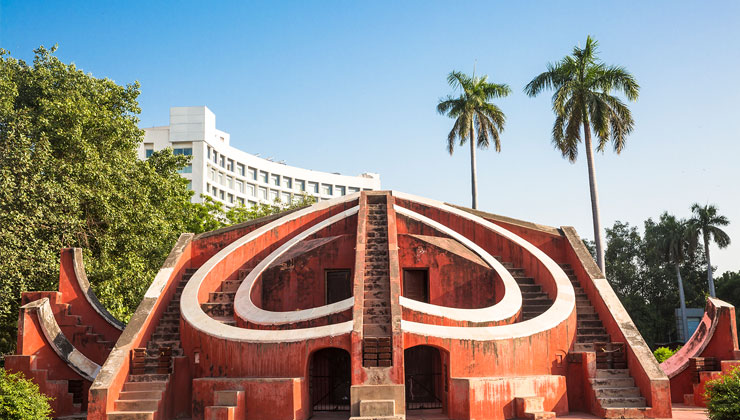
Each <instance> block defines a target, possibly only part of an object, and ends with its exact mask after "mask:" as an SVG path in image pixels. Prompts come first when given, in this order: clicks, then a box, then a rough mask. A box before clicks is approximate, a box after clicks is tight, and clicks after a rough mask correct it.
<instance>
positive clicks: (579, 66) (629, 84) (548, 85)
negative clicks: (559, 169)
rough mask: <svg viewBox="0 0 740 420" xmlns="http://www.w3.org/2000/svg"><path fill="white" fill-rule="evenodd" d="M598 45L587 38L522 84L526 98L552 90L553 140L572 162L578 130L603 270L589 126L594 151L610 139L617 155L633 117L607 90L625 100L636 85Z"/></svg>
mask: <svg viewBox="0 0 740 420" xmlns="http://www.w3.org/2000/svg"><path fill="white" fill-rule="evenodd" d="M597 45H598V43H597V42H596V41H595V40H593V39H592V38H591V37H590V36H589V37H588V38H587V39H586V46H585V47H584V48H579V47H575V48H573V54H572V55H569V56H566V57H565V58H563V59H562V60H560V61H559V62H558V63H555V64H552V63H550V64H548V65H547V71H546V72H544V73H542V74H540V75H539V76H537V77H535V78H534V79H532V81H531V82H529V83H528V84H527V86H526V87H525V88H524V92H525V93H527V95H529V96H536V95H537V94H539V93H540V92H542V91H543V90H545V89H552V90H555V94H554V95H553V97H552V108H553V111H554V112H555V115H556V118H555V125H554V126H553V128H552V138H553V144H554V145H555V148H556V149H558V150H559V151H560V152H561V153H562V155H563V157H566V158H568V160H570V161H571V162H575V161H576V157H577V156H578V143H579V142H580V141H581V128H583V137H584V143H585V148H586V160H587V163H588V180H589V186H590V189H591V212H592V216H593V224H594V242H595V243H596V262H597V263H598V265H599V268H601V271H602V272H604V271H605V270H604V239H603V236H602V232H601V219H600V217H599V196H598V190H597V188H596V173H595V170H594V158H593V146H592V144H591V130H592V129H593V131H594V133H596V137H597V138H598V144H597V145H596V150H598V151H600V152H603V151H604V148H605V147H606V145H607V143H608V142H609V140H611V142H612V145H613V147H614V151H615V152H617V154H619V153H620V152H621V151H622V149H624V145H625V138H626V136H627V134H629V133H630V132H631V131H632V127H633V125H634V121H633V120H632V113H631V112H630V110H629V108H627V105H625V103H624V102H622V101H621V100H620V99H619V98H617V97H616V96H612V95H611V92H612V91H621V92H622V93H624V95H625V96H626V97H627V99H629V100H630V101H634V100H636V99H637V96H638V93H639V90H640V86H639V85H638V84H637V82H636V81H635V78H634V77H632V75H631V74H630V73H629V72H627V70H625V69H624V68H623V67H618V66H607V65H605V64H603V63H601V62H600V61H599V60H598V58H597V51H596V47H597Z"/></svg>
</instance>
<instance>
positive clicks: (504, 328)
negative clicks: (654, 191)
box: [393, 191, 576, 341]
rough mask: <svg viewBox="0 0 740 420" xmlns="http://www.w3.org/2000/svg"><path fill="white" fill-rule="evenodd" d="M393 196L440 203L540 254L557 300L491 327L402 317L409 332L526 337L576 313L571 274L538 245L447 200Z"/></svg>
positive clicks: (484, 337) (480, 338)
mask: <svg viewBox="0 0 740 420" xmlns="http://www.w3.org/2000/svg"><path fill="white" fill-rule="evenodd" d="M393 196H395V197H398V198H400V199H404V200H408V201H412V202H416V203H419V204H424V205H427V206H430V207H437V208H439V209H441V210H444V211H446V212H448V213H451V214H454V215H456V216H459V217H462V218H464V219H468V220H470V221H473V222H475V223H477V224H480V225H481V226H483V227H485V228H487V229H489V230H491V231H493V232H495V233H497V234H498V235H500V236H502V237H504V238H506V239H508V240H510V241H511V242H513V243H515V244H517V245H519V246H520V247H522V248H523V249H524V250H525V251H527V252H528V253H530V254H531V255H532V256H534V257H535V258H537V259H538V260H539V261H540V262H541V263H542V264H543V265H544V266H545V268H546V269H547V270H548V271H549V272H550V274H551V275H552V277H553V279H554V281H555V285H556V291H557V293H556V296H555V302H554V303H553V304H552V306H550V308H548V309H547V310H546V311H545V312H544V313H542V314H541V315H539V316H537V317H535V318H532V319H529V320H527V321H522V322H518V323H515V324H508V325H497V326H492V327H456V326H444V325H431V324H423V323H420V322H414V321H405V320H401V330H402V331H404V332H408V333H414V334H419V335H424V336H433V337H438V338H448V339H458V340H474V341H490V340H502V339H511V338H519V337H527V336H531V335H534V334H537V333H540V332H544V331H547V330H550V329H552V328H555V327H557V326H558V325H560V324H561V323H562V322H563V321H565V320H567V319H568V317H569V316H570V315H571V314H572V313H573V311H574V309H575V304H576V297H575V291H574V290H573V285H572V284H571V282H570V280H569V279H568V276H567V275H566V274H565V272H564V271H563V269H562V268H560V266H559V265H558V264H557V263H556V262H555V261H553V260H552V258H550V257H549V256H547V254H545V253H544V252H542V251H541V250H540V249H539V248H537V247H536V246H534V245H532V244H531V243H529V242H528V241H526V240H524V239H523V238H522V237H520V236H519V235H516V234H514V233H512V232H510V231H508V230H507V229H504V228H502V227H501V226H498V225H495V224H493V223H491V222H489V221H487V220H485V219H483V218H482V217H479V216H476V215H474V214H471V213H468V212H465V211H462V210H459V209H456V208H454V207H450V206H448V205H446V204H444V203H441V202H439V201H435V200H429V199H426V198H422V197H417V196H414V195H411V194H405V193H401V192H397V191H393Z"/></svg>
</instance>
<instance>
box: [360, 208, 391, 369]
mask: <svg viewBox="0 0 740 420" xmlns="http://www.w3.org/2000/svg"><path fill="white" fill-rule="evenodd" d="M381 199H382V202H380V201H381ZM385 200H386V197H385V196H369V197H368V204H367V206H368V214H367V225H366V226H367V231H366V233H365V235H366V241H365V279H364V296H365V298H364V306H363V321H362V323H363V326H362V329H363V345H362V349H363V366H365V367H388V366H392V365H393V356H392V352H391V347H392V346H391V344H392V343H391V332H392V329H391V300H390V287H391V285H390V265H389V257H388V214H387V212H388V208H387V204H386V201H385Z"/></svg>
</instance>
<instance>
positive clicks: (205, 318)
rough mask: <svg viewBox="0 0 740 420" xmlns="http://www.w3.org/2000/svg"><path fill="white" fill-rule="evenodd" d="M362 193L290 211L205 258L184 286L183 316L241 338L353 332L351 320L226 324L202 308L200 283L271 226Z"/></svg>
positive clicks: (212, 331) (209, 330) (213, 332)
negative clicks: (287, 325)
mask: <svg viewBox="0 0 740 420" xmlns="http://www.w3.org/2000/svg"><path fill="white" fill-rule="evenodd" d="M359 196H360V193H354V194H349V195H346V196H344V197H339V198H335V199H332V200H327V201H322V202H319V203H316V204H314V205H312V206H309V207H307V208H305V209H302V210H298V211H296V212H293V213H290V214H288V215H285V216H283V217H281V218H279V219H277V220H274V221H272V222H270V223H268V224H266V225H264V226H262V227H260V228H258V229H255V230H254V231H252V232H250V233H248V234H247V235H244V236H243V237H241V238H239V239H237V240H236V241H234V242H232V243H231V244H229V245H228V246H226V247H225V248H224V249H222V250H221V251H219V252H218V253H217V254H216V255H214V256H213V257H211V258H210V259H209V260H208V261H206V262H205V263H204V264H203V265H202V266H201V267H200V268H199V269H198V271H196V272H195V274H194V275H193V277H192V278H191V279H190V280H189V281H188V283H187V285H186V286H185V289H184V290H183V292H182V297H181V300H180V313H181V315H182V317H183V320H184V321H185V322H187V323H188V324H189V325H191V326H192V327H193V328H195V329H196V330H198V331H201V332H203V333H205V334H207V335H209V336H212V337H216V338H221V339H224V340H229V341H239V342H255V343H260V342H264V343H274V342H295V341H304V340H309V339H315V338H321V337H331V336H339V335H344V334H349V333H351V332H352V321H346V322H341V323H338V324H331V325H323V326H320V327H310V328H300V329H291V330H255V329H247V328H239V327H235V326H231V325H226V324H223V323H221V322H219V321H217V320H215V319H213V318H211V317H210V316H209V315H208V314H206V313H205V312H203V309H202V308H201V307H200V303H199V302H198V291H199V290H200V287H201V285H202V284H203V280H204V279H205V277H206V275H208V273H209V272H210V271H211V270H213V268H214V267H216V266H217V265H218V264H219V263H220V262H221V261H223V260H224V259H225V258H226V257H227V256H228V255H229V254H231V253H232V252H234V251H235V250H237V249H239V248H240V247H242V246H245V245H247V244H248V243H250V242H252V241H254V240H255V239H257V238H259V237H260V236H262V235H264V234H265V233H267V232H269V231H271V230H272V229H275V228H277V227H279V226H282V225H284V224H286V223H289V222H291V221H294V220H297V219H299V218H301V217H303V216H306V215H308V214H310V213H312V212H315V211H319V210H325V209H328V208H329V207H333V206H336V205H338V204H344V203H347V202H351V201H352V200H357V199H358V198H359Z"/></svg>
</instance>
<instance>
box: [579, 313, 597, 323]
mask: <svg viewBox="0 0 740 420" xmlns="http://www.w3.org/2000/svg"><path fill="white" fill-rule="evenodd" d="M576 319H577V320H578V321H579V322H580V321H599V322H601V320H599V316H598V315H596V314H581V313H577V314H576Z"/></svg>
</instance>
